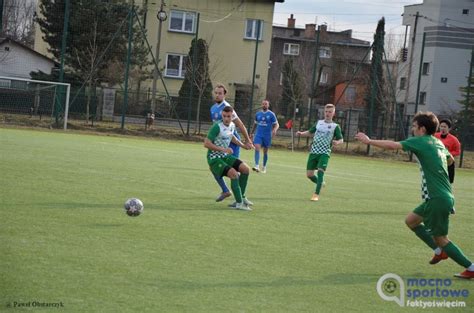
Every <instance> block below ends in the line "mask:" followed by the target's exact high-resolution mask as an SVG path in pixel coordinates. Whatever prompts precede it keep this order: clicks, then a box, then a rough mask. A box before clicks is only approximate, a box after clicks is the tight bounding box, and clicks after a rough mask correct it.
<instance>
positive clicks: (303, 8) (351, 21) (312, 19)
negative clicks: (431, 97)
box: [273, 0, 423, 42]
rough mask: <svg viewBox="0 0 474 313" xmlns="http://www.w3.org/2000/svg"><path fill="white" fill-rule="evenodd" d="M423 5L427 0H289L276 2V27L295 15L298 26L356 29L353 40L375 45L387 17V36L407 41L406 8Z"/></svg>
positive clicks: (353, 30)
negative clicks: (374, 40) (379, 25)
mask: <svg viewBox="0 0 474 313" xmlns="http://www.w3.org/2000/svg"><path fill="white" fill-rule="evenodd" d="M422 2H423V0H394V1H387V0H285V2H284V3H278V2H277V3H275V13H274V16H273V24H274V25H281V26H286V25H287V21H288V17H289V16H290V14H291V13H293V17H294V18H295V19H296V27H301V28H304V25H305V24H310V23H314V24H318V25H320V24H324V23H326V24H327V25H328V30H331V31H342V30H346V29H352V37H353V38H357V39H362V40H367V41H370V42H372V41H373V34H374V32H375V29H376V27H377V22H378V20H379V19H380V18H382V17H385V33H386V35H391V36H392V37H393V38H396V39H397V40H398V41H403V38H404V35H405V26H403V25H402V16H401V15H402V13H403V10H404V8H403V7H404V6H405V5H411V4H419V3H422Z"/></svg>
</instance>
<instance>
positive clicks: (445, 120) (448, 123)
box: [439, 118, 452, 128]
mask: <svg viewBox="0 0 474 313" xmlns="http://www.w3.org/2000/svg"><path fill="white" fill-rule="evenodd" d="M439 123H440V124H441V123H445V124H446V125H448V127H449V128H451V125H452V124H451V121H450V120H448V119H447V118H446V119H444V120H441V121H439Z"/></svg>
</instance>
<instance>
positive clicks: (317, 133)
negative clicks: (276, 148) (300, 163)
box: [296, 103, 343, 201]
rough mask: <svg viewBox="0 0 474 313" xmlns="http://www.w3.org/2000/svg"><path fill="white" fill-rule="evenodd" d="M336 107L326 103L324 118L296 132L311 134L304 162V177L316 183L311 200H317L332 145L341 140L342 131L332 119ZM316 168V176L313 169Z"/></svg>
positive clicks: (301, 134) (305, 135) (303, 134)
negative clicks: (309, 146) (311, 140)
mask: <svg viewBox="0 0 474 313" xmlns="http://www.w3.org/2000/svg"><path fill="white" fill-rule="evenodd" d="M335 113H336V107H335V106H334V104H331V103H328V104H326V106H325V107H324V120H319V121H318V122H317V123H316V124H315V125H314V126H313V127H311V128H310V129H309V130H307V131H304V132H302V131H298V132H296V135H297V136H302V137H307V136H310V135H313V134H314V135H313V143H312V144H311V150H310V152H309V156H308V163H307V164H306V177H308V179H309V180H311V181H312V182H313V183H315V184H316V190H315V192H314V194H313V196H312V197H311V201H319V195H320V193H321V187H322V186H323V183H324V173H325V171H326V169H327V167H328V163H329V158H330V156H331V149H332V145H333V144H334V145H338V144H341V143H342V142H343V139H342V132H341V128H340V127H339V125H338V124H337V123H335V122H333V121H332V119H333V118H334V114H335ZM316 169H317V170H318V176H317V177H316V176H315V175H314V171H315V170H316Z"/></svg>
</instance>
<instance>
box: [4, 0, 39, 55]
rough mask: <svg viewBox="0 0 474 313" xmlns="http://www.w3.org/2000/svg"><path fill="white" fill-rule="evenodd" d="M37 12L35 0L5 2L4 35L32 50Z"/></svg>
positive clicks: (6, 0) (5, 0)
mask: <svg viewBox="0 0 474 313" xmlns="http://www.w3.org/2000/svg"><path fill="white" fill-rule="evenodd" d="M35 10H36V2H35V0H3V19H2V24H3V25H2V30H3V34H4V35H6V36H8V37H9V38H11V39H13V40H15V41H17V42H20V43H22V44H24V45H26V46H28V47H30V48H32V47H33V44H34V40H35V27H34V14H35ZM0 11H1V10H0ZM0 35H2V34H0Z"/></svg>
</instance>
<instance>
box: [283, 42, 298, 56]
mask: <svg viewBox="0 0 474 313" xmlns="http://www.w3.org/2000/svg"><path fill="white" fill-rule="evenodd" d="M283 54H286V55H299V54H300V45H299V44H296V43H285V45H284V47H283Z"/></svg>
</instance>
